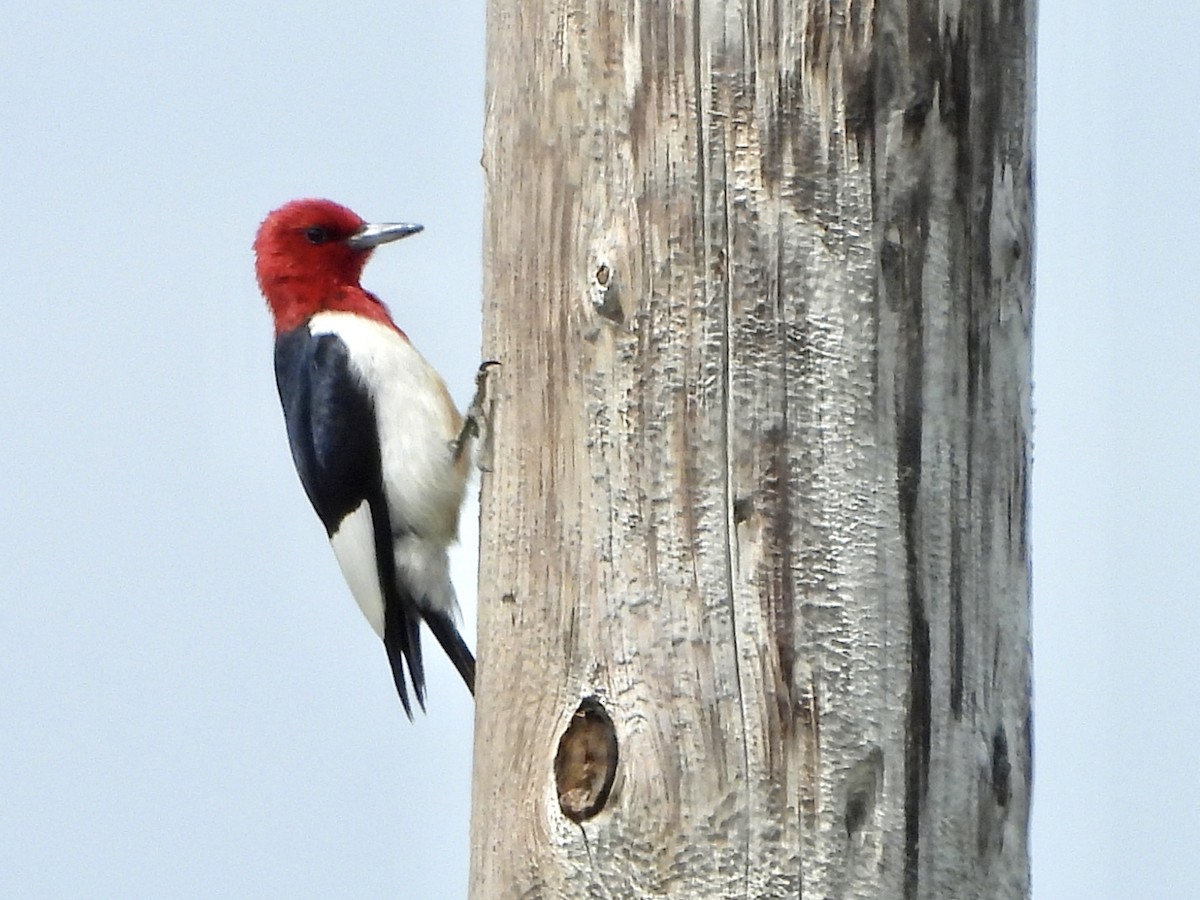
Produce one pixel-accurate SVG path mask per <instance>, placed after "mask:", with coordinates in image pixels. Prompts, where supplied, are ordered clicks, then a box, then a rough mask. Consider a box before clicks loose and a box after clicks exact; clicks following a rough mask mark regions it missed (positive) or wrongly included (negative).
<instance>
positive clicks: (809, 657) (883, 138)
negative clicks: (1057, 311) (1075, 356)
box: [471, 0, 1035, 900]
mask: <svg viewBox="0 0 1200 900" xmlns="http://www.w3.org/2000/svg"><path fill="white" fill-rule="evenodd" d="M1034 16H1035V13H1034V7H1033V2H1032V0H1027V2H1022V0H989V2H982V0H981V2H976V3H961V2H955V0H942V2H934V0H907V2H904V3H901V2H899V0H878V2H876V3H874V4H872V3H870V2H853V0H825V2H805V0H757V2H748V0H726V2H720V0H680V2H671V3H666V2H659V3H650V2H641V0H489V4H488V90H487V103H488V109H487V129H486V136H485V152H484V166H485V169H486V172H487V177H486V185H487V214H486V236H485V245H486V269H485V271H486V275H485V280H486V283H485V286H484V293H485V296H486V298H487V300H486V302H485V310H484V333H485V338H484V342H485V346H484V353H485V356H487V357H491V358H496V359H499V360H501V361H502V362H503V368H502V369H501V370H498V374H497V377H495V379H494V382H493V384H494V388H495V404H496V405H495V410H494V422H493V426H494V434H493V447H492V453H491V465H492V468H493V471H492V472H491V473H490V474H488V475H486V476H485V478H484V483H483V497H482V502H483V507H482V541H481V554H480V556H481V558H480V590H479V694H478V710H477V715H476V747H475V771H474V809H473V820H472V829H471V842H472V872H471V886H472V887H471V889H472V896H473V897H475V898H477V900H484V898H489V900H490V898H501V897H531V898H532V897H547V898H557V897H582V896H590V897H611V898H632V897H640V896H670V897H701V898H713V897H726V896H731V897H751V898H759V897H796V896H806V897H819V898H835V897H836V898H843V897H846V898H850V897H852V898H867V897H871V898H875V897H879V898H911V897H922V898H926V897H928V898H933V897H947V898H949V897H952V898H956V900H963V898H973V897H978V898H1004V897H1022V896H1025V895H1026V894H1027V892H1028V881H1029V870H1028V858H1027V820H1028V811H1029V791H1030V651H1029V552H1028V545H1027V539H1026V535H1027V517H1026V511H1027V497H1028V471H1029V452H1030V445H1029V433H1030V358H1029V353H1030V321H1031V283H1032V258H1033V253H1032V250H1033V246H1032V105H1033V25H1034ZM588 697H594V698H596V701H598V704H599V706H600V707H602V710H603V712H605V713H606V714H607V715H608V716H609V717H611V721H612V726H613V728H614V729H615V734H616V738H617V744H618V752H619V761H618V762H617V765H616V774H615V781H614V783H613V785H612V790H611V794H610V795H609V796H608V797H607V799H606V801H605V802H603V804H602V809H601V810H600V811H599V813H598V814H596V815H594V816H593V817H591V818H586V817H584V818H582V824H581V825H576V824H574V823H573V822H572V821H571V820H569V819H568V818H566V817H565V816H564V814H563V812H562V810H561V809H560V805H559V798H558V796H557V794H558V789H557V788H556V784H558V783H559V781H556V778H557V779H559V780H561V779H562V778H563V777H564V776H563V771H564V769H563V765H560V766H559V767H558V768H557V769H556V755H557V754H559V747H560V740H563V741H564V745H565V744H566V743H567V742H568V741H567V739H565V738H564V734H566V733H567V730H568V726H569V725H571V723H572V721H573V714H574V713H575V712H576V709H577V708H578V707H579V705H580V702H581V700H583V699H584V698H588ZM575 721H576V722H583V719H582V718H579V717H577V718H576V719H575ZM596 721H599V720H596ZM585 724H586V723H585ZM597 735H598V736H597V737H596V738H595V740H594V741H593V743H591V744H589V745H587V746H594V747H601V748H602V747H604V746H605V744H604V738H603V735H602V734H600V733H599V732H598V733H597ZM582 747H584V744H578V745H577V746H576V750H575V757H577V759H576V761H577V762H578V761H580V760H583V759H584V757H585V756H587V754H586V753H584V751H583V750H581V749H579V748H582ZM570 758H573V757H570V754H568V753H565V752H564V754H563V755H562V756H561V758H560V763H561V762H562V761H563V760H566V761H567V762H568V763H569V762H570ZM592 762H593V763H594V762H595V759H594V758H593V759H592ZM587 777H590V775H589V776H587ZM587 777H585V778H584V779H583V780H582V781H581V782H579V783H580V784H583V785H585V786H586V785H587V784H588V781H587ZM577 786H578V785H577ZM576 793H578V792H576ZM584 793H586V791H584ZM572 796H574V795H572ZM576 799H578V798H576ZM593 799H594V798H593ZM572 802H574V801H572ZM586 805H587V804H586V803H583V804H576V806H575V807H573V808H575V809H576V811H577V812H578V810H579V809H582V808H583V807H585V806H586ZM585 836H586V839H585Z"/></svg>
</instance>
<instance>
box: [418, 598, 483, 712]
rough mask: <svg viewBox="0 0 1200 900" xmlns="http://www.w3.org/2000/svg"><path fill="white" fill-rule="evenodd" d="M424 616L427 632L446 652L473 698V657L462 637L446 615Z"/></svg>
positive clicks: (432, 614)
mask: <svg viewBox="0 0 1200 900" xmlns="http://www.w3.org/2000/svg"><path fill="white" fill-rule="evenodd" d="M424 615H425V624H426V625H428V626H429V630H430V631H432V632H433V636H434V637H435V638H437V639H438V643H439V644H441V645H442V649H443V650H445V651H446V655H447V656H448V657H450V661H451V662H452V663H454V668H456V669H458V674H459V675H461V676H462V680H463V681H465V682H466V684H467V690H468V691H470V692H471V696H472V697H474V696H475V656H474V655H473V654H472V653H471V649H470V648H469V647H468V646H467V645H466V642H465V641H463V639H462V635H461V634H459V633H458V629H457V628H455V627H454V620H453V619H451V618H450V616H449V614H448V613H438V612H432V611H426V612H425V614H424ZM422 687H424V685H422Z"/></svg>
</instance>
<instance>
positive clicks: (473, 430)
mask: <svg viewBox="0 0 1200 900" xmlns="http://www.w3.org/2000/svg"><path fill="white" fill-rule="evenodd" d="M498 365H500V363H499V362H497V361H496V360H494V359H489V360H487V361H486V362H483V363H481V364H480V366H479V370H478V371H477V372H476V373H475V396H474V397H472V398H471V405H470V406H468V407H467V412H466V414H465V415H464V416H463V424H462V430H461V431H459V433H458V437H457V438H455V439H454V440H453V441H451V442H450V449H451V451H452V452H453V454H454V461H455V462H458V461H459V460H460V459H462V455H463V453H465V452H466V449H467V446H468V445H469V444H470V442H471V441H472V440H474V439H475V438H477V437H479V434H480V431H481V430H482V428H483V427H484V426H485V425H486V424H487V413H486V412H485V410H484V404H486V403H487V381H488V370H489V369H491V368H492V367H493V366H498Z"/></svg>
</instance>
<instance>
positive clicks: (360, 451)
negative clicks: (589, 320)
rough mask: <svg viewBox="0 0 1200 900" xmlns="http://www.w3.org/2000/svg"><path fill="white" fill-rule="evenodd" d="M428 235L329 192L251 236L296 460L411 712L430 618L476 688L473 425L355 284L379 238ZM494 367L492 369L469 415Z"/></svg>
mask: <svg viewBox="0 0 1200 900" xmlns="http://www.w3.org/2000/svg"><path fill="white" fill-rule="evenodd" d="M420 230H421V226H420V225H398V224H388V225H368V224H367V223H366V222H364V221H363V220H362V219H361V218H359V217H358V216H357V215H355V214H354V213H353V212H351V211H350V210H348V209H346V208H345V207H344V206H339V205H338V204H336V203H332V202H330V201H328V200H296V201H293V202H291V203H288V204H286V205H285V206H282V207H280V208H279V209H277V210H275V211H274V212H272V213H271V214H270V215H268V216H267V218H266V219H265V220H264V221H263V223H262V226H261V227H260V228H259V230H258V236H257V238H256V239H255V241H254V253H255V257H256V271H257V274H258V284H259V287H260V288H261V289H262V293H263V296H264V297H265V298H266V301H267V306H268V307H270V310H271V315H272V316H273V317H274V319H275V380H276V383H277V385H278V387H279V399H280V400H281V401H282V403H283V416H284V420H285V422H286V424H287V435H288V440H289V442H290V443H291V447H292V459H293V460H294V461H295V464H296V470H297V472H299V474H300V481H301V483H302V484H303V485H304V490H305V492H306V493H307V494H308V499H309V500H310V501H311V502H312V505H313V508H314V509H315V510H316V511H317V515H318V516H320V518H321V522H322V523H323V524H324V525H325V530H326V532H327V533H328V535H329V541H330V543H331V544H332V545H333V552H334V555H335V556H336V557H337V561H338V564H339V565H340V566H341V569H342V574H343V575H344V576H345V579H346V582H347V583H348V584H349V586H350V590H351V592H352V593H353V594H354V598H355V599H356V600H357V601H358V605H359V607H360V608H361V609H362V611H363V614H364V615H365V616H366V617H367V621H368V622H370V623H371V627H372V628H374V629H375V632H376V633H377V634H378V635H379V637H380V638H382V639H383V644H384V647H385V648H386V649H387V655H388V660H389V661H390V662H391V666H392V677H393V679H394V680H395V682H396V690H397V691H398V692H399V694H400V702H401V703H403V704H404V711H405V712H406V713H407V714H408V716H409V718H410V719H411V718H412V708H411V706H410V705H409V698H408V689H407V686H406V683H405V669H406V668H407V670H408V679H410V680H411V681H412V688H413V693H414V694H415V695H416V698H417V702H418V703H419V704H420V705H421V707H422V708H424V706H425V674H424V670H423V667H422V664H421V642H420V623H421V621H422V620H423V621H424V622H425V624H426V625H428V626H429V630H430V631H432V632H433V635H434V637H436V638H437V639H438V642H439V643H440V644H441V645H442V648H443V649H444V650H445V651H446V653H447V654H448V655H449V656H450V659H451V661H453V663H454V665H455V667H456V668H457V669H458V671H459V674H460V675H462V678H463V681H465V682H466V684H467V687H468V689H470V691H471V692H472V693H474V691H475V658H474V656H472V655H471V651H470V649H468V647H467V645H466V644H465V643H464V642H463V639H462V636H461V635H460V634H459V632H458V629H457V627H456V626H455V618H456V615H457V612H458V604H457V600H456V599H455V594H454V586H453V585H452V584H451V583H450V571H449V561H448V558H447V553H446V551H447V547H448V546H449V545H450V544H451V543H453V542H454V540H456V538H457V532H458V513H459V507H460V506H461V505H462V501H463V495H464V493H465V491H466V484H467V474H468V466H469V456H470V454H469V453H468V452H465V451H466V443H467V442H468V441H469V439H470V438H471V437H472V436H473V434H476V433H477V425H476V420H475V417H474V415H473V413H472V412H471V411H468V416H467V418H466V419H464V417H463V416H461V415H460V414H459V412H458V410H457V409H456V408H455V406H454V403H453V401H452V400H451V398H450V394H449V392H448V391H447V390H446V385H445V383H444V382H443V381H442V379H441V378H440V377H439V376H438V374H437V372H436V371H434V369H433V367H432V366H430V365H429V363H428V362H426V361H425V359H424V357H422V356H421V354H420V353H418V352H417V350H416V349H415V348H414V347H413V345H412V344H411V343H409V340H408V338H407V337H406V336H405V334H404V332H403V331H401V330H400V329H399V328H397V327H396V324H395V323H394V322H393V321H392V317H391V315H390V314H389V313H388V310H387V308H386V307H385V306H384V305H383V303H382V302H380V300H379V298H377V297H375V296H374V295H373V294H371V293H369V292H368V291H366V290H364V289H363V288H362V286H361V285H360V284H359V277H360V276H361V274H362V270H363V266H364V265H365V264H366V262H367V259H368V258H369V257H370V255H371V252H372V250H373V249H374V248H375V247H376V246H378V245H379V244H383V243H387V242H388V241H396V240H399V239H400V238H403V237H408V236H409V235H411V234H416V233H417V232H418V231H420ZM485 374H486V366H484V367H481V369H480V376H479V377H478V378H477V385H478V390H479V393H478V394H477V395H476V403H475V404H472V410H476V409H477V404H478V403H479V402H481V400H482V391H483V386H484V375H485Z"/></svg>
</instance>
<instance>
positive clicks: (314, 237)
mask: <svg viewBox="0 0 1200 900" xmlns="http://www.w3.org/2000/svg"><path fill="white" fill-rule="evenodd" d="M304 236H305V237H306V238H308V242H309V243H310V244H323V243H325V242H326V241H327V240H329V232H328V231H327V230H326V229H324V228H322V227H321V226H320V225H314V226H313V227H312V228H309V229H307V230H306V231H305V232H304Z"/></svg>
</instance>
